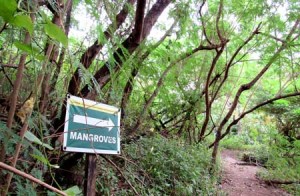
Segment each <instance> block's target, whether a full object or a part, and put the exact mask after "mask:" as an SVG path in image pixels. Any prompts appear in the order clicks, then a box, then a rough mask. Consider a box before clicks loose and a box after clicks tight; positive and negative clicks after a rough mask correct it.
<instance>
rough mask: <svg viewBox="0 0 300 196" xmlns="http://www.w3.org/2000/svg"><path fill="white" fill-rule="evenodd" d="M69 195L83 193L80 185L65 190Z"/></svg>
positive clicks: (74, 195)
mask: <svg viewBox="0 0 300 196" xmlns="http://www.w3.org/2000/svg"><path fill="white" fill-rule="evenodd" d="M64 192H65V193H66V194H67V195H68V196H79V195H82V191H81V190H80V189H79V187H78V186H72V187H70V188H68V189H67V190H65V191H64Z"/></svg>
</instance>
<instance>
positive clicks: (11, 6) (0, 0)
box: [0, 0, 17, 22]
mask: <svg viewBox="0 0 300 196" xmlns="http://www.w3.org/2000/svg"><path fill="white" fill-rule="evenodd" d="M0 5H1V6H0V16H1V17H2V18H3V19H4V20H5V21H6V22H10V21H11V20H13V17H14V13H15V11H16V10H17V3H16V1H14V0H0Z"/></svg>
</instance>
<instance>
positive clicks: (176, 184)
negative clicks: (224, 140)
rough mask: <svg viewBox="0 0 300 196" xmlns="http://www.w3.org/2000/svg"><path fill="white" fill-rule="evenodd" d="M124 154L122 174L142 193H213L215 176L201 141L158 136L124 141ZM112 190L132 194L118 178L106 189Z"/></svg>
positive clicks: (121, 193)
mask: <svg viewBox="0 0 300 196" xmlns="http://www.w3.org/2000/svg"><path fill="white" fill-rule="evenodd" d="M123 156H126V159H124V160H125V162H123V168H122V169H123V171H124V172H123V174H124V175H125V176H126V178H127V180H129V181H130V182H131V184H133V185H134V187H135V189H136V190H137V191H138V192H139V193H140V194H142V195H215V194H216V189H215V183H216V177H214V176H211V175H210V174H209V170H208V168H209V167H210V153H209V151H208V149H207V148H206V147H204V146H203V145H186V144H184V143H180V142H178V141H175V140H171V139H166V138H162V137H160V136H157V137H154V138H143V139H141V140H139V141H138V142H137V143H134V144H130V145H127V146H126V147H125V148H124V149H123ZM115 175H116V174H115ZM125 183H126V182H125ZM106 190H107V189H106ZM112 192H114V193H115V194H117V195H130V194H133V192H132V190H130V188H128V186H126V185H124V183H121V182H119V186H118V187H114V190H112V189H111V192H110V193H108V192H106V193H107V194H111V193H112Z"/></svg>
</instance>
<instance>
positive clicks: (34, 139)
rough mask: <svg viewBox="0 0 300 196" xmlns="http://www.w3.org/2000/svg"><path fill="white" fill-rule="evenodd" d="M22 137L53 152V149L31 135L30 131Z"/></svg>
mask: <svg viewBox="0 0 300 196" xmlns="http://www.w3.org/2000/svg"><path fill="white" fill-rule="evenodd" d="M24 137H25V138H26V139H28V140H29V141H31V142H33V143H36V144H38V145H41V146H44V147H45V148H47V149H48V150H53V148H52V147H51V146H50V145H49V144H46V143H44V142H42V141H41V140H40V139H39V138H37V137H36V136H35V135H34V134H33V133H31V132H30V131H26V133H25V135H24Z"/></svg>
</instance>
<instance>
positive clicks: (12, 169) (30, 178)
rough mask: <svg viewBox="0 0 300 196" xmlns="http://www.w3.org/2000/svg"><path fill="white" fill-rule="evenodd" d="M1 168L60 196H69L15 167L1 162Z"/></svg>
mask: <svg viewBox="0 0 300 196" xmlns="http://www.w3.org/2000/svg"><path fill="white" fill-rule="evenodd" d="M0 167H1V168H3V169H5V170H8V171H11V172H13V173H15V174H17V175H19V176H22V177H24V178H27V179H28V180H30V181H32V182H34V183H37V184H39V185H42V186H44V187H46V188H47V189H49V190H51V191H54V192H56V193H58V194H60V195H65V196H67V194H66V193H65V192H63V191H61V190H58V189H57V188H54V187H53V186H50V185H49V184H47V183H45V182H43V181H41V180H39V179H37V178H35V177H33V176H31V175H29V174H26V173H25V172H22V171H20V170H18V169H16V168H14V167H11V166H9V165H7V164H5V163H3V162H0Z"/></svg>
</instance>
